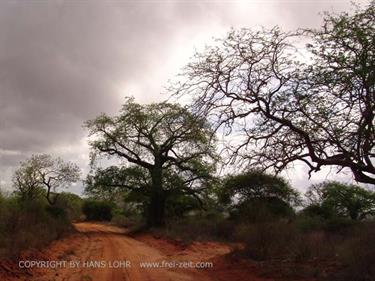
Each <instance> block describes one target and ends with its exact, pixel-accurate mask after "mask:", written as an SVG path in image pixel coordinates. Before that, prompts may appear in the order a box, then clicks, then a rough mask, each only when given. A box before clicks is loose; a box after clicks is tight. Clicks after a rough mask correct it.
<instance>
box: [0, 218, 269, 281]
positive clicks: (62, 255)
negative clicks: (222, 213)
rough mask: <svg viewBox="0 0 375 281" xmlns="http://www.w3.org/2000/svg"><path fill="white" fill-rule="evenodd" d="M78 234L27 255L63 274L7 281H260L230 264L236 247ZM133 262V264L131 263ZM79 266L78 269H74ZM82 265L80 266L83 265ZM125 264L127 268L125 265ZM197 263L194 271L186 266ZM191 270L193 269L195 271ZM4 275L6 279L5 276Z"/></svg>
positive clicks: (111, 229) (30, 274)
mask: <svg viewBox="0 0 375 281" xmlns="http://www.w3.org/2000/svg"><path fill="white" fill-rule="evenodd" d="M75 227H76V229H77V230H78V232H76V233H75V234H72V235H69V236H68V237H66V238H64V239H61V240H57V241H55V242H53V243H52V244H51V245H50V246H49V247H48V248H46V249H45V250H43V251H42V252H32V253H31V254H30V253H29V254H26V255H25V256H24V258H25V259H26V260H48V261H60V262H61V261H65V262H66V264H65V265H64V266H61V267H59V268H35V267H34V268H33V269H23V270H21V272H17V273H12V274H11V276H10V275H8V276H0V277H1V280H7V281H8V280H9V281H14V280H17V281H18V280H25V281H26V280H27V281H122V280H126V281H127V280H131V281H143V280H144V281H146V280H147V281H159V280H160V281H167V280H171V281H188V280H194V281H208V280H215V281H216V280H220V281H221V280H231V281H237V280H241V281H244V280H251V281H266V280H272V279H265V278H259V277H257V276H256V275H255V271H254V270H255V268H253V267H252V266H251V265H250V266H247V265H246V266H241V267H240V266H239V265H238V264H237V266H236V264H232V263H231V262H229V263H228V262H227V261H226V260H225V259H224V256H225V255H226V254H227V253H229V252H230V250H231V249H230V247H229V246H228V245H225V244H220V243H213V242H212V243H210V242H206V243H199V242H194V243H193V244H191V245H189V246H187V245H183V244H179V243H177V244H176V243H173V241H168V240H166V239H162V238H158V237H156V238H155V237H153V236H152V235H151V234H143V235H140V236H137V237H136V238H131V237H129V236H128V235H126V233H125V230H124V229H122V228H118V227H115V226H111V225H106V224H97V223H77V224H75ZM126 261H128V263H126ZM163 261H164V262H173V264H172V265H171V264H169V265H165V264H164V267H160V266H159V268H155V266H153V268H145V267H144V264H143V267H142V266H141V263H144V262H149V263H152V262H159V265H160V264H162V262H163ZM207 261H209V262H212V263H213V264H212V265H213V267H212V268H208V269H207V268H204V269H203V268H201V269H197V268H194V266H195V265H196V263H197V262H207ZM73 262H75V264H76V266H72V263H73ZM77 262H79V263H80V264H79V265H77ZM119 262H122V263H121V264H120V263H119ZM184 262H191V264H193V265H194V266H193V267H192V266H187V267H186V266H184V267H183V268H181V264H184V265H186V263H184ZM191 264H190V265H191ZM0 275H1V274H0Z"/></svg>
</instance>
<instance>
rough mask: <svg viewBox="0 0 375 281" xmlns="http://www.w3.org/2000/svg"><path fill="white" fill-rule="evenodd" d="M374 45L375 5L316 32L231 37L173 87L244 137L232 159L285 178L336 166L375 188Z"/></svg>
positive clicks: (332, 19)
mask: <svg viewBox="0 0 375 281" xmlns="http://www.w3.org/2000/svg"><path fill="white" fill-rule="evenodd" d="M374 38H375V2H371V4H369V5H368V6H367V7H364V8H357V9H356V11H355V12H354V13H353V14H348V13H342V14H329V13H326V15H325V17H324V19H323V24H322V27H321V28H320V29H316V30H315V29H309V30H298V31H296V32H293V33H288V32H283V31H282V30H281V29H280V28H278V27H275V28H273V29H270V30H268V29H262V30H259V31H253V30H250V29H241V30H232V31H231V32H230V33H229V34H228V35H227V37H226V38H224V39H220V40H218V41H217V42H216V44H215V45H213V46H209V47H207V49H206V50H205V51H204V52H201V53H197V54H196V56H195V59H193V61H192V62H191V63H190V64H188V65H187V66H186V68H185V71H184V73H183V74H184V75H183V77H184V79H185V80H181V81H180V82H179V83H177V85H176V86H174V87H173V88H174V90H175V91H176V95H189V96H191V97H192V99H193V106H192V107H193V109H194V110H195V111H196V112H200V114H202V115H204V116H209V117H210V118H211V119H214V120H215V121H216V124H217V126H218V127H223V126H224V128H226V129H228V130H227V131H226V132H227V133H234V134H236V136H237V139H238V141H236V142H235V144H232V145H231V144H228V146H227V151H229V152H230V156H231V159H233V160H238V161H239V162H243V163H246V164H250V165H251V166H257V167H262V168H264V169H267V168H273V169H275V170H276V172H280V171H281V170H283V169H285V168H286V167H288V166H289V165H290V164H291V163H293V162H295V161H302V162H304V163H305V164H306V165H307V166H308V167H309V170H310V173H311V172H316V171H319V170H320V169H321V167H323V166H337V167H338V168H339V169H343V168H346V169H349V170H350V171H351V172H352V174H353V175H354V178H355V179H356V180H357V181H359V182H364V183H371V184H375V177H374V175H375V167H374V165H373V163H374V156H375V152H374V139H375V131H374V114H375V54H374V52H375V51H374V50H375V40H374ZM301 39H303V40H307V41H308V42H309V43H308V44H307V45H306V48H304V51H303V52H300V50H301V47H300V46H299V45H298V44H297V43H296V42H298V41H299V40H301Z"/></svg>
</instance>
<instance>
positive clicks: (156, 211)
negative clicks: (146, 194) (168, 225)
mask: <svg viewBox="0 0 375 281" xmlns="http://www.w3.org/2000/svg"><path fill="white" fill-rule="evenodd" d="M151 178H152V188H151V194H150V203H149V206H148V215H147V224H148V226H150V227H153V226H162V225H163V224H164V208H165V193H164V191H163V186H162V168H161V167H155V168H154V169H152V170H151Z"/></svg>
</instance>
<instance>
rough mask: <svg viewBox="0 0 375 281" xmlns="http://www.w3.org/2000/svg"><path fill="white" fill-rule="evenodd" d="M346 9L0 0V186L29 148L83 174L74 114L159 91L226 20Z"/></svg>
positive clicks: (290, 24)
mask: <svg viewBox="0 0 375 281" xmlns="http://www.w3.org/2000/svg"><path fill="white" fill-rule="evenodd" d="M362 3H366V1H362ZM351 9H352V7H351V5H350V1H346V0H342V1H292V0H290V1H287V0H285V1H282V0H281V1H276V0H275V1H271V0H264V1H244V0H242V1H116V2H112V1H109V2H104V1H90V2H86V1H48V2H47V1H27V2H26V1H1V2H0V85H1V91H0V188H1V189H3V190H4V189H5V190H11V175H12V173H13V172H14V170H15V169H16V167H17V166H18V164H19V162H20V161H22V160H25V159H26V158H28V157H30V156H31V155H32V154H37V153H49V154H52V155H54V156H60V157H62V158H63V159H65V160H69V161H73V162H75V163H77V164H78V165H79V166H80V167H81V169H82V171H83V175H85V173H87V171H88V169H89V166H88V165H89V150H88V145H87V141H86V137H87V131H86V130H85V129H84V128H83V123H84V122H85V121H86V120H88V119H92V118H94V117H95V116H97V115H98V114H100V113H101V112H106V113H108V114H115V113H116V112H118V110H119V109H120V107H121V104H122V102H123V101H124V98H125V96H130V95H132V96H134V97H135V99H136V101H138V102H140V103H148V102H158V101H162V100H165V99H166V98H168V93H165V90H164V87H165V86H166V85H167V83H168V81H169V80H173V79H175V77H176V75H177V74H178V73H179V72H180V69H181V68H182V67H183V66H184V65H186V64H187V63H188V62H189V58H190V57H191V56H192V55H193V54H194V52H195V50H200V49H202V48H203V47H204V45H206V44H209V43H210V42H212V40H213V38H214V37H221V36H223V35H224V34H226V33H227V32H228V31H229V30H230V29H231V28H242V27H246V28H259V27H260V26H265V27H268V28H270V27H273V26H275V25H279V26H280V27H282V28H283V29H284V30H294V29H297V28H307V27H319V25H320V23H321V15H319V13H321V12H323V11H331V12H332V11H334V12H342V11H350V10H351ZM162 93H164V94H162ZM327 171H328V170H325V171H323V172H321V173H319V174H315V175H313V177H312V182H316V181H319V180H322V179H324V178H325V177H326V176H327ZM332 173H334V172H331V175H332ZM285 175H286V176H287V177H288V178H289V180H290V181H291V182H292V184H293V185H295V187H297V188H299V189H300V190H301V189H303V188H305V187H306V186H307V185H309V184H310V182H309V181H307V180H306V178H307V174H306V173H305V172H303V169H302V168H300V167H297V168H295V169H294V170H293V169H292V170H290V171H288V172H287V173H285ZM335 177H337V178H341V179H342V180H346V181H348V180H350V178H351V176H350V175H342V174H340V175H336V176H335ZM69 191H71V192H75V193H80V192H81V191H82V187H81V185H78V186H76V187H75V188H73V189H71V190H69Z"/></svg>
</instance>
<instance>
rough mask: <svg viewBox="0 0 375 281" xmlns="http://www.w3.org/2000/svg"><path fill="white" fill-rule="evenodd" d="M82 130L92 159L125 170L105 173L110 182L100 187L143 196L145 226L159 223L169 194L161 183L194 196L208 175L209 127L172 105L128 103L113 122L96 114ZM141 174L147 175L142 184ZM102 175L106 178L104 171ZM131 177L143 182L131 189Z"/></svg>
mask: <svg viewBox="0 0 375 281" xmlns="http://www.w3.org/2000/svg"><path fill="white" fill-rule="evenodd" d="M86 125H87V127H88V129H89V134H90V137H91V141H90V146H91V148H92V152H93V156H94V157H95V156H97V155H104V156H109V157H116V158H118V159H121V160H123V164H124V165H127V167H128V168H122V169H114V168H111V170H110V172H112V173H115V174H116V176H113V177H111V178H108V176H104V178H103V177H100V176H99V177H98V179H100V180H102V182H103V184H104V185H107V184H109V185H112V186H113V187H116V186H121V187H124V188H129V189H133V190H134V189H138V190H144V191H147V192H144V194H145V195H146V196H148V198H149V206H148V208H147V209H148V212H147V221H148V224H149V225H150V226H155V225H160V224H163V222H164V211H165V201H166V197H167V195H168V191H167V190H168V189H170V185H169V184H166V181H165V179H166V177H167V176H168V177H169V178H170V175H171V174H175V175H178V178H180V179H182V182H180V183H179V184H178V185H176V187H178V188H180V189H181V190H184V191H185V192H187V193H191V194H196V193H197V192H198V191H199V190H201V189H202V188H205V186H203V184H204V182H206V181H207V179H209V178H210V173H211V172H212V171H213V169H214V162H215V159H216V156H215V154H214V151H215V147H214V146H213V139H212V131H211V128H210V126H209V124H208V123H207V122H206V120H205V119H204V118H198V117H196V116H194V115H192V114H191V113H190V112H189V111H188V110H187V109H185V108H183V107H181V106H179V105H177V104H170V103H165V102H163V103H153V104H148V105H141V104H138V103H136V102H134V100H133V99H131V98H129V99H127V100H126V102H125V104H124V105H123V107H122V110H121V111H120V114H119V115H118V116H114V117H110V116H108V115H105V114H102V115H100V116H98V117H97V118H96V119H94V120H91V121H88V122H87V123H86ZM134 166H137V167H139V168H138V169H134ZM132 167H133V168H132ZM142 171H146V173H148V175H147V177H146V178H145V177H144V176H143V172H142ZM118 172H121V174H118ZM102 174H103V175H108V171H106V172H104V173H102ZM137 177H141V178H143V179H144V180H140V181H139V182H138V183H137V182H136V181H134V178H137ZM106 179H107V180H106ZM103 180H104V181H103ZM106 182H107V183H106Z"/></svg>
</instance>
